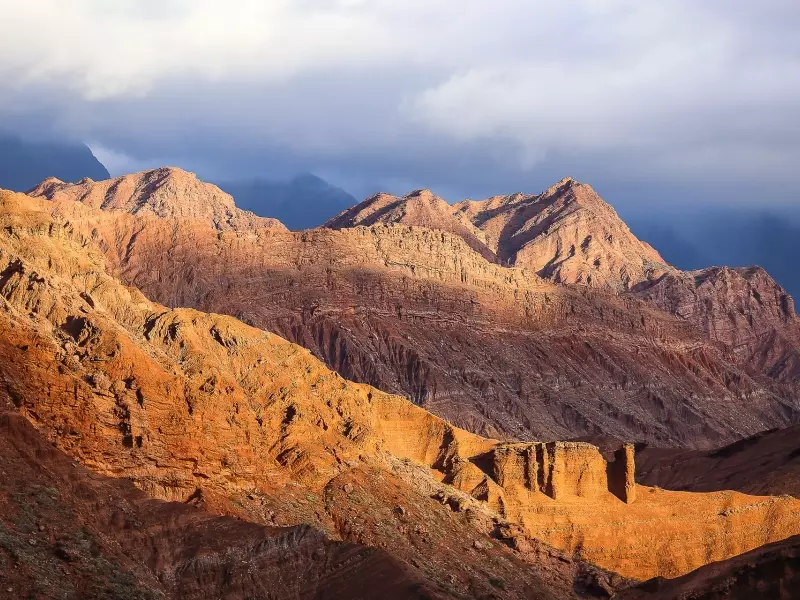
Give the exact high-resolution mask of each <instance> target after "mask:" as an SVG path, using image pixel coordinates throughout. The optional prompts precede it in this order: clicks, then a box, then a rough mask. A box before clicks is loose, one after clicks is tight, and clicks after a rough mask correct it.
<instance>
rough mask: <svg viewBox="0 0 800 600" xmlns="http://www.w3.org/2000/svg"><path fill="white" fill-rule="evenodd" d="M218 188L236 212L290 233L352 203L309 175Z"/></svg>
mask: <svg viewBox="0 0 800 600" xmlns="http://www.w3.org/2000/svg"><path fill="white" fill-rule="evenodd" d="M218 185H219V187H221V188H222V189H223V190H225V191H226V192H227V193H229V194H230V195H231V196H233V197H234V198H235V199H236V206H238V207H239V208H242V209H244V210H249V211H252V212H254V213H256V214H257V215H260V216H262V217H273V218H275V219H278V220H279V221H280V222H281V223H283V224H285V225H286V226H287V227H288V228H289V229H292V230H297V229H311V228H313V227H319V226H320V225H322V224H323V223H324V222H325V221H327V220H328V219H329V218H330V216H331V215H335V214H337V213H339V212H340V211H342V210H345V209H346V208H349V207H350V206H353V205H354V204H355V203H356V199H355V198H354V197H353V196H351V195H350V194H348V193H347V192H345V191H344V190H343V189H341V188H338V187H335V186H333V185H331V184H329V183H328V182H327V181H325V180H323V179H320V178H319V177H316V176H315V175H311V174H309V173H306V174H303V175H298V176H297V177H293V178H292V179H291V180H289V181H266V180H262V179H254V180H252V181H225V182H219V184H218Z"/></svg>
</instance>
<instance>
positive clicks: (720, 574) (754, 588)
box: [614, 536, 800, 600]
mask: <svg viewBox="0 0 800 600" xmlns="http://www.w3.org/2000/svg"><path fill="white" fill-rule="evenodd" d="M798 597H800V536H795V537H793V538H789V539H788V540H785V541H782V542H777V543H775V544H769V545H768V546H763V547H761V548H758V549H756V550H753V551H752V552H748V553H746V554H742V555H741V556H736V557H734V558H731V559H729V560H724V561H720V562H715V563H712V564H710V565H706V566H705V567H702V568H700V569H698V570H696V571H694V572H692V573H689V574H687V575H684V576H683V577H679V578H677V579H663V578H657V579H653V580H650V581H646V582H644V583H642V584H640V585H638V586H636V587H634V588H632V589H629V590H625V591H623V592H621V593H620V594H618V595H616V596H614V598H618V599H619V600H688V599H690V598H691V600H755V599H757V598H763V599H764V600H795V599H796V598H798Z"/></svg>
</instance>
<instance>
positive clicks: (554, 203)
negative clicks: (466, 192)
mask: <svg viewBox="0 0 800 600" xmlns="http://www.w3.org/2000/svg"><path fill="white" fill-rule="evenodd" d="M453 211H454V213H455V214H456V215H463V216H464V217H466V218H468V219H469V220H470V221H472V223H473V224H474V225H475V226H476V227H477V228H479V229H480V230H481V231H483V232H484V234H485V235H486V239H487V244H488V245H489V247H490V248H492V249H494V250H495V252H496V253H497V255H498V256H499V257H500V258H501V259H502V260H503V261H504V262H505V263H506V264H511V265H517V266H522V267H525V268H526V269H530V270H532V271H534V272H536V274H537V275H539V276H540V277H543V278H546V279H549V280H551V281H554V282H558V283H580V284H584V285H589V286H594V287H607V288H611V289H614V290H626V289H629V288H631V287H632V286H634V285H636V284H637V283H640V282H642V281H649V280H651V279H654V278H657V277H659V276H660V275H661V274H664V273H667V272H670V271H672V270H673V269H671V268H670V267H669V266H667V265H666V263H665V261H664V259H662V258H661V256H660V255H659V254H658V252H656V251H655V250H654V249H653V248H651V247H650V246H649V245H648V244H646V243H645V242H642V241H640V240H639V239H637V238H636V236H634V235H633V234H632V233H631V231H630V229H628V226H627V225H625V223H624V222H623V221H622V219H620V218H619V216H617V213H616V211H615V210H614V209H613V208H612V207H611V206H610V205H609V204H607V203H606V202H605V201H603V199H602V198H600V196H598V195H597V193H596V192H595V191H594V190H593V189H592V188H591V187H590V186H588V185H585V184H582V183H578V182H577V181H575V180H574V179H571V178H567V179H563V180H561V181H560V182H558V183H557V184H556V185H554V186H553V187H551V188H549V189H548V190H546V191H545V192H544V193H542V194H541V195H539V196H529V195H525V194H513V195H511V196H498V197H494V198H489V199H488V200H483V201H480V202H475V201H471V200H467V201H464V202H461V203H459V204H456V205H455V206H454V207H453Z"/></svg>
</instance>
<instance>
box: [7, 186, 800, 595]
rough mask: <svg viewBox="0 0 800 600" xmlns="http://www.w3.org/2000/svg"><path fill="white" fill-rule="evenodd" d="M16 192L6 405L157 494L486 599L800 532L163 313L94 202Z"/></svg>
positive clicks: (255, 333) (791, 512)
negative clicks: (376, 550)
mask: <svg viewBox="0 0 800 600" xmlns="http://www.w3.org/2000/svg"><path fill="white" fill-rule="evenodd" d="M0 200H1V201H2V202H3V206H2V208H3V210H2V212H0V219H1V220H2V222H1V223H0V224H2V227H1V228H0V273H2V275H0V298H2V310H1V311H0V317H1V318H0V358H2V360H0V374H1V375H2V379H1V381H2V388H0V389H2V394H3V396H4V397H7V398H8V400H9V401H10V402H11V403H12V404H13V405H14V407H15V410H17V411H18V412H19V413H20V414H22V415H23V416H25V417H26V418H27V419H28V420H29V421H30V422H31V423H32V424H33V425H34V426H35V427H36V428H37V429H38V430H39V432H40V433H41V434H42V435H43V436H46V437H47V439H49V440H51V441H52V442H53V443H55V444H57V445H58V447H59V448H60V449H61V450H63V451H65V452H66V453H68V454H69V455H71V456H73V457H76V458H77V459H79V460H80V461H81V462H82V463H83V464H84V465H86V466H87V467H90V468H91V469H92V470H94V471H96V472H98V473H100V474H102V475H107V476H115V477H126V478H130V479H132V480H133V481H134V483H135V484H136V485H137V487H139V488H140V489H142V490H144V491H145V492H147V493H148V494H150V495H151V496H154V497H157V498H162V499H173V500H182V501H190V502H192V503H197V504H199V505H202V506H205V507H206V508H207V509H209V510H213V511H215V512H220V513H225V514H233V515H237V516H239V517H241V518H244V519H247V520H251V521H255V522H258V523H263V524H270V525H282V526H291V525H296V524H297V523H300V522H305V523H311V524H313V525H315V526H316V527H317V528H319V529H321V530H323V531H325V532H327V533H328V534H329V535H331V536H334V537H337V536H338V537H342V538H345V539H347V540H350V541H355V542H361V543H365V544H369V545H373V546H385V547H386V548H387V549H388V550H391V552H392V554H393V555H394V556H395V557H396V558H398V559H400V560H402V561H404V562H406V563H407V564H408V565H410V566H411V567H413V568H414V569H416V572H417V574H418V575H419V576H420V577H421V578H423V579H424V580H427V581H429V582H432V583H433V584H434V585H435V586H436V588H435V591H437V593H451V594H455V595H458V594H461V595H472V596H475V595H487V594H490V593H494V594H496V595H501V596H505V597H509V598H514V597H525V596H528V595H531V596H533V595H535V594H537V593H538V594H539V595H540V596H542V597H553V598H562V597H563V598H570V597H575V595H576V594H578V593H586V594H595V595H602V594H605V595H608V594H609V593H610V592H611V591H613V589H614V588H615V587H618V586H619V585H620V583H622V581H621V580H620V579H619V578H617V579H616V580H615V579H614V577H613V576H611V575H610V574H608V573H605V572H603V571H601V570H598V569H596V568H593V567H591V566H590V565H591V564H594V565H599V566H600V567H604V568H607V569H611V570H614V571H617V572H618V573H621V574H622V575H624V576H626V577H633V578H638V579H644V578H647V577H650V576H653V575H665V576H673V575H679V574H682V573H685V572H687V571H690V570H691V569H694V568H696V567H698V566H701V565H703V564H706V563H707V562H708V561H709V560H719V559H724V558H728V557H730V556H732V555H734V554H737V553H740V552H744V551H747V550H750V549H752V548H754V547H757V546H759V545H762V544H765V543H769V542H772V541H776V540H778V539H781V538H782V537H785V536H788V535H792V534H794V533H800V531H798V529H797V528H798V527H800V519H798V518H797V515H798V511H800V501H798V500H795V499H792V498H759V497H751V496H745V495H743V494H736V493H728V492H725V493H716V494H703V495H699V494H685V493H679V492H665V491H659V490H654V489H651V488H643V487H637V488H633V486H632V484H631V481H630V478H629V475H630V472H631V466H632V465H631V464H630V462H629V461H631V459H632V458H633V457H632V456H629V455H628V453H627V452H626V451H623V452H621V453H620V455H619V458H618V460H621V461H622V462H621V463H619V464H617V461H614V462H613V463H611V464H610V465H609V464H607V463H606V461H604V460H603V458H602V457H601V455H600V453H599V450H598V449H597V448H596V447H594V446H591V445H588V444H576V443H555V444H530V445H521V446H520V445H511V446H509V445H508V444H503V443H500V442H498V441H496V440H491V439H486V438H482V437H479V436H476V435H474V434H471V433H469V432H467V431H464V430H461V429H458V428H456V427H453V426H452V425H450V424H448V423H447V422H445V421H443V420H441V419H439V418H437V417H434V416H433V415H431V414H429V413H427V412H426V411H424V410H422V409H420V408H419V407H416V406H414V405H412V404H411V403H409V402H407V401H406V400H404V399H402V398H399V397H396V396H391V395H388V394H385V393H383V392H380V391H378V390H376V389H374V388H371V387H369V386H366V385H359V384H354V383H350V382H347V381H345V380H343V379H341V378H340V377H339V376H337V375H336V374H335V373H333V372H331V371H330V370H328V369H327V368H326V367H325V366H324V365H323V364H322V363H321V362H319V361H318V360H316V359H315V358H313V357H312V356H311V355H310V354H309V353H308V352H307V351H305V350H303V349H301V348H299V347H297V346H295V345H293V344H290V343H288V342H286V341H285V340H282V339H280V338H278V337H277V336H275V335H272V334H270V333H266V332H263V331H260V330H257V329H254V328H251V327H248V326H246V325H244V324H243V323H241V322H239V321H237V320H236V319H233V318H231V317H226V316H221V315H213V314H206V313H201V312H198V311H195V310H191V309H168V308H165V307H163V306H161V305H157V304H154V303H152V302H150V301H148V300H147V299H146V298H145V297H144V296H142V295H141V294H140V293H139V292H138V291H136V290H133V289H130V288H126V287H124V286H123V285H121V284H120V283H119V282H118V281H116V280H115V279H114V278H112V277H111V276H109V275H108V272H107V268H106V265H104V260H103V259H102V257H101V255H100V254H99V253H98V252H97V251H96V250H94V248H95V247H98V248H99V247H102V245H103V244H102V242H103V239H102V237H101V235H100V232H99V231H97V232H92V230H91V229H90V230H88V231H89V232H88V233H87V234H85V233H84V229H83V224H82V223H81V222H80V221H79V220H77V219H75V218H74V217H76V216H79V215H80V214H82V213H81V212H80V211H78V212H75V213H73V214H72V218H70V219H67V218H65V215H64V214H63V213H61V214H60V215H57V216H56V217H55V218H54V217H52V216H51V215H50V209H51V208H52V207H51V206H50V205H48V204H47V203H45V202H41V201H35V200H32V199H29V198H25V197H24V196H9V195H4V196H3V198H2V199H0ZM80 210H81V211H89V210H90V209H87V208H86V207H80ZM83 214H84V215H85V214H86V213H83ZM329 233H331V232H329ZM93 236H95V237H93ZM484 263H485V261H484ZM491 268H495V267H493V266H490V267H487V269H491ZM498 268H499V267H498ZM510 452H511V453H513V454H514V455H515V456H511V455H510V454H509V453H510ZM540 454H541V458H540V456H539V455H540ZM534 457H535V459H536V461H535V464H534V462H533V458H534ZM540 465H541V466H540ZM540 478H541V482H542V484H541V485H540V483H539V480H540ZM533 479H536V482H537V483H536V486H534V485H533ZM499 480H502V484H501V483H500V481H499ZM534 487H535V488H536V489H534ZM621 489H624V490H626V493H628V496H627V497H626V498H624V499H621V498H620V496H619V495H618V494H619V493H620V492H619V491H620V490H621ZM631 492H634V493H635V498H634V497H633V495H634V494H633V493H631ZM646 531H651V532H652V531H658V532H659V535H658V540H657V543H654V542H653V541H652V539H651V537H652V536H650V535H646V534H645V533H644V532H646ZM555 548H557V549H559V550H556V549H555ZM709 548H711V550H709Z"/></svg>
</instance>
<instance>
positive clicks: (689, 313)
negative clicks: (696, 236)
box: [637, 267, 800, 383]
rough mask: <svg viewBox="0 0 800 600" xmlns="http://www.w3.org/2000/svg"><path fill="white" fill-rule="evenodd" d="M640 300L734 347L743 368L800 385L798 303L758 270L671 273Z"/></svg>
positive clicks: (647, 289)
mask: <svg viewBox="0 0 800 600" xmlns="http://www.w3.org/2000/svg"><path fill="white" fill-rule="evenodd" d="M637 296H639V297H640V298H643V299H645V300H647V301H648V302H651V303H652V304H654V305H656V306H659V307H661V308H663V309H664V310H666V311H668V312H670V313H672V314H674V315H676V316H677V317H679V318H681V319H684V320H686V321H688V322H690V323H692V324H693V325H695V326H696V327H697V328H698V329H700V330H702V331H703V332H705V333H706V335H708V336H709V337H710V338H711V339H712V340H715V341H719V342H722V343H723V344H725V345H726V346H728V347H730V348H731V349H732V351H733V353H734V355H735V356H736V358H737V359H738V361H739V362H740V363H743V364H749V365H751V366H752V367H754V368H755V369H756V370H758V371H761V372H763V373H764V374H766V375H767V376H769V377H771V378H773V379H776V380H778V381H784V382H789V383H795V382H797V381H800V319H798V317H797V313H796V312H795V305H794V300H793V299H792V297H791V296H790V295H789V294H788V293H787V292H786V290H784V289H783V288H782V287H781V286H779V285H778V284H777V283H776V282H775V280H774V279H772V277H770V276H769V274H768V273H767V272H766V271H764V269H761V268H759V267H749V268H739V269H730V268H727V267H711V268H709V269H704V270H700V271H692V272H688V273H673V274H670V275H668V276H666V277H664V278H662V279H661V280H659V281H657V282H655V283H653V284H652V285H643V286H642V289H641V290H639V291H637Z"/></svg>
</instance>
